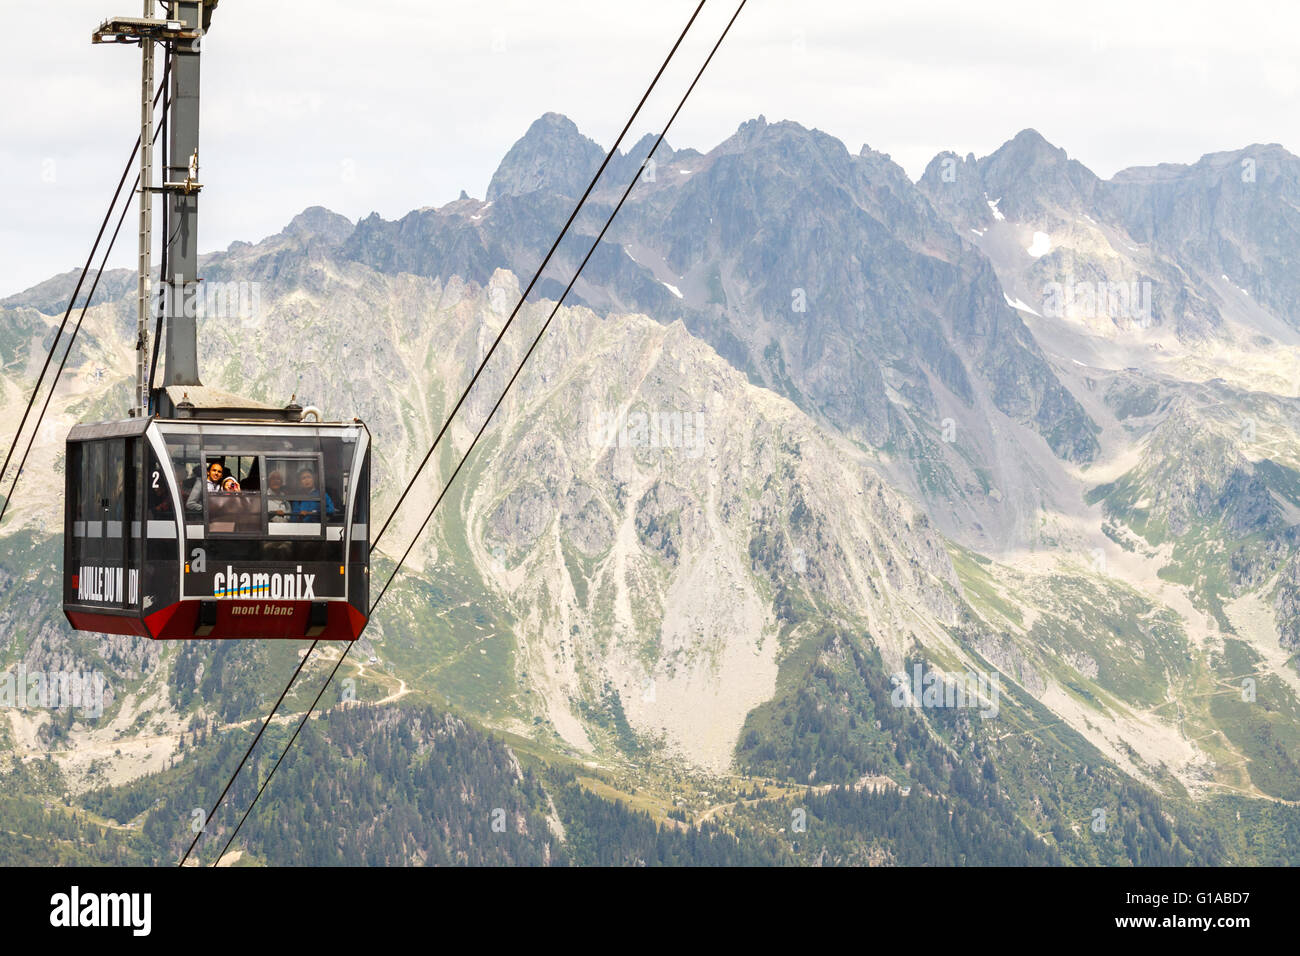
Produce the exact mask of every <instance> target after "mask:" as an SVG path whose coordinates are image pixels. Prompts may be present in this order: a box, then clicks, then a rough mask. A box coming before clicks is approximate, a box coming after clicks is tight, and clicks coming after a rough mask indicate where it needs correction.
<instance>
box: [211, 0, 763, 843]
mask: <svg viewBox="0 0 1300 956" xmlns="http://www.w3.org/2000/svg"><path fill="white" fill-rule="evenodd" d="M747 2H748V0H740V6H738V7H737V8H736V12H735V13H733V14H732V15H731V19H730V20H728V21H727V26H726V28H725V29H724V30H723V31H722V36H720V37H719V38H718V42H717V43H715V44H714V45H713V49H712V50H711V51H710V52H709V55H708V58H707V59H705V61H704V65H703V66H701V67H700V70H699V72H698V73H696V74H695V79H694V80H692V81H691V85H690V86H689V87H688V88H687V90H686V92H685V93H684V94H683V95H682V99H681V102H680V103H678V104H677V109H675V110H674V111H673V115H672V116H671V117H669V119H668V122H667V123H665V124H664V128H663V132H662V133H660V134H659V138H658V139H657V140H656V141H655V144H654V146H653V147H651V149H650V152H649V153H648V154H647V156H646V159H645V160H642V162H641V167H640V169H638V170H637V173H636V175H635V176H633V177H632V181H631V182H630V183H628V186H627V189H625V190H624V191H623V195H622V197H621V198H620V199H619V201H618V205H617V206H615V207H614V211H613V212H612V213H610V215H609V218H608V219H607V220H606V221H605V225H604V227H603V228H602V229H601V230H600V233H599V235H597V236H596V241H595V242H593V243H592V245H591V248H590V249H588V250H587V254H586V256H584V257H583V260H582V262H581V263H580V264H579V265H578V270H577V272H575V273H574V275H573V278H572V279H570V280H569V284H568V286H566V287H565V290H564V293H563V294H562V295H561V296H560V298H559V300H558V301H557V302H556V303H555V307H554V308H553V309H551V314H550V315H549V316H548V317H547V319H546V322H545V324H543V325H542V328H541V330H540V331H539V332H538V333H537V335H536V337H535V338H534V339H533V342H532V344H531V345H530V346H529V347H528V351H527V352H526V353H524V357H523V359H521V360H520V362H519V367H518V368H516V369H515V373H514V375H512V376H511V377H510V381H509V382H508V383H506V387H505V389H504V390H503V391H502V393H501V396H500V397H499V398H498V399H497V402H496V404H495V405H493V406H492V410H491V411H490V412H488V415H487V418H486V419H484V421H483V425H482V427H480V428H479V430H478V433H477V434H476V435H475V436H474V440H473V441H472V442H470V445H469V448H467V449H466V450H465V454H464V455H462V456H461V459H460V463H459V464H458V465H457V466H456V470H455V471H453V472H452V473H451V477H450V478H448V479H447V484H446V485H444V486H443V489H442V492H441V493H440V494H439V495H438V499H437V501H435V502H434V504H433V507H432V508H430V509H429V513H428V514H427V515H426V516H425V519H424V523H423V524H421V525H420V530H419V531H417V532H416V533H415V538H413V539H412V540H411V544H410V545H409V546H408V547H407V549H406V552H405V554H403V555H402V560H401V561H399V562H398V563H397V566H396V567H395V568H394V569H393V573H392V574H390V575H389V576H388V580H387V581H386V582H384V587H383V590H382V591H380V592H379V597H377V598H376V599H375V601H374V603H373V604H371V605H370V614H369V615H368V616H373V615H374V612H375V608H377V607H378V606H379V602H380V601H381V600H383V597H384V594H385V593H386V592H387V591H388V586H389V585H390V584H391V583H392V581H393V578H395V577H396V576H397V572H398V571H400V570H401V567H402V563H403V562H404V561H405V560H406V557H407V556H408V555H409V554H410V553H411V548H413V547H415V542H416V541H417V540H419V537H420V535H421V534H422V533H423V531H424V529H425V527H426V526H427V525H428V524H429V521H430V520H432V518H433V515H434V512H435V511H437V510H438V505H439V504H440V503H441V502H442V499H443V497H444V496H445V495H446V494H447V490H448V489H449V488H450V487H451V484H452V482H453V481H455V480H456V476H457V475H458V474H460V470H461V468H462V467H464V465H465V462H466V461H467V460H468V459H469V455H470V453H471V452H472V451H473V450H474V446H475V445H476V444H478V440H479V438H480V437H481V436H482V435H483V432H484V430H485V429H486V428H487V426H488V423H489V422H490V421H491V420H492V416H493V415H495V414H496V411H497V409H498V408H500V407H501V403H502V402H503V401H505V397H506V395H507V394H508V393H509V391H510V388H511V386H513V385H514V383H515V379H517V378H518V377H519V374H520V373H521V372H522V371H523V369H524V365H525V364H527V362H528V359H529V357H530V356H531V355H532V354H533V350H534V349H536V348H537V345H538V343H539V342H541V340H542V336H544V335H545V334H546V329H547V328H548V327H549V326H550V324H551V320H552V319H554V318H555V316H556V314H557V313H558V312H559V311H560V306H561V305H562V304H563V303H564V300H565V298H566V297H567V296H568V294H569V292H570V291H571V290H572V289H573V286H574V284H575V283H576V282H577V281H578V277H579V276H580V275H581V274H582V270H583V268H584V267H585V266H586V265H587V261H588V260H589V259H591V256H592V254H593V253H594V252H595V251H596V249H597V248H598V247H599V246H600V242H601V240H602V239H603V238H604V237H605V233H606V232H607V231H608V230H609V227H610V225H611V224H612V223H613V222H614V218H615V217H616V216H617V215H618V213H619V210H620V209H622V208H623V203H624V202H626V201H627V197H628V196H629V195H631V193H632V189H633V187H635V186H636V184H637V182H638V181H639V180H640V178H641V174H642V173H643V172H645V164H646V162H648V161H649V158H650V157H651V156H653V155H654V153H655V150H656V149H658V148H659V145H660V144H661V143H662V142H663V141H664V137H665V136H667V135H668V130H669V128H670V127H671V126H672V125H673V121H674V120H675V119H677V114H678V113H680V112H681V111H682V107H683V106H685V105H686V100H687V99H688V98H689V97H690V95H691V92H692V91H693V90H694V89H695V85H696V84H697V83H699V81H700V77H702V76H703V75H704V71H705V70H706V69H707V68H708V66H709V64H710V63H711V62H712V61H713V56H714V54H715V53H717V52H718V48H719V47H720V46H722V41H723V40H725V39H726V38H727V34H728V33H729V32H731V27H732V24H734V23H735V22H736V18H737V17H739V16H740V11H741V10H743V9H745V4H746V3H747ZM354 644H355V641H353V642H349V643H348V646H347V648H346V649H345V650H344V651H343V653H342V654H340V655H339V659H338V661H337V662H336V663H335V664H334V669H333V670H332V671H330V676H329V677H328V678H326V680H325V683H324V685H322V687H321V689H320V692H319V693H317V695H316V700H315V701H313V702H312V705H311V707H310V708H308V710H307V712H306V713H305V714H303V716H302V719H301V720H299V722H298V727H297V729H295V730H294V733H293V736H292V737H290V738H289V743H288V744H287V745H286V746H285V748H284V752H283V753H281V754H280V758H279V759H278V760H276V762H275V764H274V765H273V766H272V767H271V772H270V773H269V774H267V777H266V782H265V783H263V784H262V786H261V788H260V789H259V790H258V791H257V795H256V796H254V797H253V802H252V803H251V804H249V806H248V809H247V810H245V811H244V816H243V817H242V818H241V819H240V821H239V825H238V826H237V827H235V831H234V833H232V834H231V837H230V840H228V841H227V842H226V846H225V848H224V849H223V850H222V851H221V856H218V857H217V860H216V862H214V863H213V864H212V865H213V866H216V865H217V863H219V862H220V861H221V857H222V856H225V854H226V851H227V850H229V849H230V846H231V844H232V843H233V842H234V839H235V835H236V834H238V833H239V830H240V828H241V827H243V825H244V820H246V819H248V815H249V814H250V813H252V811H253V807H255V806H257V801H258V800H260V799H261V798H262V794H263V793H264V792H266V788H267V786H269V785H270V783H271V778H272V777H274V776H275V771H276V770H277V769H278V768H279V766H280V763H281V761H283V760H284V757H285V754H286V753H288V751H289V747H291V746H292V745H293V742H294V741H295V740H297V739H298V733H299V731H301V730H302V728H303V726H305V725H306V723H307V721H308V720H309V719H310V718H311V715H312V713H313V712H314V711H315V709H316V706H317V704H319V703H320V699H321V697H322V696H323V695H324V693H325V688H326V687H328V686H329V685H330V682H332V681H333V680H334V675H335V674H337V673H338V669H339V667H340V666H342V664H343V661H344V660H345V659H346V658H347V656H348V654H349V653H351V651H352V648H353V646H354ZM296 676H297V675H295V677H296ZM291 683H292V682H291ZM286 689H287V688H286Z"/></svg>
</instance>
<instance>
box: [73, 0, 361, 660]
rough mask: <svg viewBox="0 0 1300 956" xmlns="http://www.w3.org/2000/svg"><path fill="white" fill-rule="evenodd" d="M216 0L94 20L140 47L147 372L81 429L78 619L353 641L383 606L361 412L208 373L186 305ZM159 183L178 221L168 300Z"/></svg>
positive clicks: (169, 225) (158, 631)
mask: <svg viewBox="0 0 1300 956" xmlns="http://www.w3.org/2000/svg"><path fill="white" fill-rule="evenodd" d="M215 6H216V2H215V0H171V2H170V3H169V4H168V17H167V19H165V20H161V19H152V18H149V17H145V18H120V19H117V20H109V21H105V22H104V23H103V24H101V26H100V28H99V29H98V30H97V31H95V34H94V40H95V42H103V41H104V40H113V41H116V42H122V43H139V44H140V46H141V47H142V50H143V51H144V55H143V60H144V65H143V71H144V76H145V82H144V83H143V84H142V88H143V92H144V95H143V102H142V104H141V115H142V119H141V136H140V162H141V171H140V183H141V184H142V186H143V188H142V189H141V190H140V210H141V211H140V222H141V226H140V259H139V262H140V267H139V276H138V278H139V290H140V294H139V296H138V308H137V332H138V336H137V346H136V348H137V362H136V390H135V395H134V400H133V403H132V408H131V409H130V417H128V418H125V419H123V420H120V421H113V422H105V423H100V424H85V425H77V426H75V427H74V428H73V429H72V431H71V433H70V434H69V435H68V439H67V446H66V457H65V505H64V561H63V564H64V568H63V573H64V581H63V610H64V615H65V616H66V617H67V619H68V622H69V623H70V624H71V625H72V626H73V627H74V628H76V629H78V630H85V631H96V632H101V633H109V634H135V635H140V636H142V637H150V638H153V639H155V640H178V639H179V640H185V639H194V638H286V639H293V638H299V639H300V638H319V639H322V640H344V641H353V640H356V639H357V638H358V637H360V636H361V632H362V630H363V629H364V627H365V625H366V618H367V615H368V614H369V607H368V603H367V602H368V600H369V593H370V532H369V519H370V433H369V431H368V430H367V429H366V426H365V425H364V424H363V423H362V422H361V421H360V420H359V419H353V420H351V421H347V422H325V421H321V414H320V412H319V410H317V409H314V408H306V409H304V408H302V407H300V406H298V405H297V404H296V403H295V402H294V400H293V399H290V402H289V404H287V405H285V406H283V407H274V406H268V405H265V404H261V403H258V402H252V401H249V400H246V399H242V398H239V397H236V396H232V395H229V394H226V393H223V392H220V391H217V390H215V389H212V388H208V387H205V386H204V385H203V384H202V383H201V382H200V380H199V375H198V323H197V315H196V312H195V310H194V309H192V308H189V307H188V306H189V305H192V303H193V302H194V300H195V294H196V293H197V291H198V288H199V283H200V282H201V280H200V279H199V278H197V265H198V251H197V232H198V195H199V191H200V190H201V189H202V186H201V184H200V183H199V182H198V90H199V82H198V81H199V53H200V49H199V48H200V44H199V43H198V42H197V41H198V39H199V38H201V37H202V36H203V35H204V33H206V31H207V28H208V26H209V23H210V19H211V15H212V9H213V8H214V7H215ZM155 44H160V45H163V46H165V47H166V48H167V51H168V58H169V60H168V63H169V65H168V76H169V79H170V84H171V91H170V92H171V96H170V97H169V99H168V102H169V104H170V105H169V107H168V115H167V120H168V122H169V124H170V136H169V139H168V141H167V144H166V145H167V147H169V152H164V159H163V163H162V167H163V169H162V172H163V176H162V180H163V182H162V185H161V186H154V185H152V184H153V176H152V143H153V99H152V85H153V83H152V76H153V63H152V56H153V47H154V45H155ZM168 155H170V156H171V157H173V158H175V159H179V160H180V162H178V163H175V164H172V163H170V162H169V161H168V159H167V157H168ZM154 193H162V194H163V200H164V203H165V205H164V218H163V227H164V228H163V234H164V236H166V237H167V241H166V242H165V243H164V247H163V268H162V270H161V272H162V275H161V279H160V281H161V285H162V292H163V295H161V296H160V297H159V300H158V302H157V303H156V302H155V300H154V298H153V297H152V296H151V295H150V282H149V280H150V276H151V269H150V264H149V258H150V256H149V254H150V248H151V234H152V228H151V223H150V216H151V215H152V213H151V209H152V205H151V197H152V194H154ZM155 309H157V310H158V313H157V316H156V317H157V318H159V327H160V330H161V329H162V328H165V331H166V337H165V340H166V346H167V347H166V366H165V368H166V372H165V377H164V379H163V383H162V385H161V387H159V388H154V387H153V384H152V383H153V374H154V369H155V368H156V366H157V346H156V345H155V350H154V362H153V365H152V366H150V363H149V361H148V352H147V347H148V342H149V331H150V330H149V319H150V318H154V317H155V315H154V310H155ZM164 323H165V325H164ZM155 341H156V340H155Z"/></svg>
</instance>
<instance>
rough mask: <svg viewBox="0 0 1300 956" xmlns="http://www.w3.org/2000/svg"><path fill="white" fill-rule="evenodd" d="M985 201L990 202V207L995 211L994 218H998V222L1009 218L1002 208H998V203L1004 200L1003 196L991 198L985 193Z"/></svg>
mask: <svg viewBox="0 0 1300 956" xmlns="http://www.w3.org/2000/svg"><path fill="white" fill-rule="evenodd" d="M984 201H985V202H986V203H988V204H989V209H991V210H992V211H993V218H994V219H996V220H998V222H1001V221H1002V220H1004V219H1006V218H1007V217H1006V216H1004V215H1002V210H1001V209H999V208H998V203H1000V202H1002V197H1001V196H999V197H998V198H997V199H989V197H988V195H987V194H985V196H984Z"/></svg>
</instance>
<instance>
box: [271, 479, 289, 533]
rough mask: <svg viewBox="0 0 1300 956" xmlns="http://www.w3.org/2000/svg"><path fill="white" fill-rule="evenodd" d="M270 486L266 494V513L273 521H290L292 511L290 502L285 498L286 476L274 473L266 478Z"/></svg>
mask: <svg viewBox="0 0 1300 956" xmlns="http://www.w3.org/2000/svg"><path fill="white" fill-rule="evenodd" d="M266 483H267V485H268V486H269V487H268V488H267V492H266V513H267V514H268V515H269V516H270V518H271V520H272V521H288V520H289V515H290V512H291V509H290V508H289V500H288V499H287V498H285V497H284V475H282V474H280V473H279V472H278V471H273V472H271V473H270V474H269V475H267V476H266Z"/></svg>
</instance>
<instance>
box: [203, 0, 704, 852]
mask: <svg viewBox="0 0 1300 956" xmlns="http://www.w3.org/2000/svg"><path fill="white" fill-rule="evenodd" d="M704 3H705V0H700V3H699V5H698V6H696V8H695V12H694V13H692V14H691V18H690V19H689V20H688V21H686V26H685V28H683V30H682V32H681V35H680V36H678V37H677V42H676V43H674V44H673V46H672V49H671V50H669V52H668V56H667V57H666V58H665V59H664V62H663V64H662V65H661V66H660V67H659V71H658V72H657V73H655V75H654V79H652V80H651V81H650V85H649V87H647V88H646V91H645V93H644V94H642V96H641V101H640V102H639V103H637V106H636V109H634V110H633V111H632V115H631V116H630V117H628V121H627V123H626V125H625V126H624V127H623V131H622V132H621V133H619V134H618V139H617V140H615V141H614V145H613V146H612V147H611V148H610V150H609V152H608V153H607V154H606V155H605V160H604V162H602V163H601V164H600V169H598V170H596V174H595V176H593V177H592V180H591V182H590V183H589V184H588V185H587V189H586V191H585V192H583V194H582V198H581V199H579V200H578V203H577V205H576V206H574V208H573V212H572V213H570V215H569V219H568V221H567V222H565V224H564V228H563V229H561V230H560V234H559V235H558V236H557V237H556V239H555V242H553V243H552V244H551V248H550V250H549V251H548V252H547V253H546V257H545V258H544V259H543V260H542V264H541V265H540V266H538V267H537V272H536V273H535V274H534V275H533V279H532V281H531V282H529V283H528V288H526V289H525V290H524V292H523V295H521V296H520V297H519V302H518V303H517V304H516V305H515V308H514V311H513V312H511V313H510V317H509V318H508V319H507V320H506V323H505V325H504V326H502V328H501V331H500V332H499V333H498V334H497V337H496V340H495V341H494V342H493V343H492V347H491V348H490V349H488V352H487V355H485V356H484V358H483V361H482V362H481V363H480V364H479V367H478V369H477V370H476V371H475V372H474V375H473V377H472V378H471V379H470V381H469V385H467V386H466V388H465V391H464V392H462V393H461V396H460V399H459V400H458V401H457V402H456V406H455V407H454V408H453V409H452V410H451V414H449V415H448V416H447V420H446V421H445V422H443V425H442V428H441V429H440V430H439V432H438V435H437V437H436V438H435V439H434V441H433V444H432V445H431V446H430V447H429V450H428V451H427V452H426V453H425V455H424V459H423V460H422V461H421V462H420V466H419V468H417V469H416V470H415V474H414V475H412V476H411V480H410V481H408V482H407V484H406V488H405V489H403V491H402V494H401V496H400V497H399V498H398V500H397V504H396V505H395V506H394V507H393V510H392V511H391V512H390V513H389V515H388V518H387V520H385V521H384V524H383V527H382V528H380V531H379V534H378V535H376V537H375V538H374V540H373V541H372V542H371V545H370V553H372V554H373V553H374V550H375V547H376V546H377V544H378V541H379V538H380V537H382V536H383V534H384V532H385V531H386V530H387V529H388V526H389V524H390V523H391V522H392V520H393V517H394V516H395V515H396V514H397V509H398V508H400V507H401V506H402V502H403V501H405V500H406V496H407V494H409V493H410V491H411V488H412V487H413V486H414V485H415V480H416V478H418V477H419V475H420V472H421V471H422V470H423V469H424V466H425V465H426V464H428V461H429V459H430V457H432V455H433V452H434V449H436V448H437V447H438V443H439V442H440V441H441V440H442V436H443V435H444V434H446V431H447V429H448V427H449V426H450V425H451V422H452V419H453V418H454V417H455V415H456V412H458V411H459V410H460V407H461V405H462V404H464V402H465V399H466V398H468V397H469V393H470V390H471V389H473V387H474V383H475V382H477V381H478V377H479V375H481V374H482V372H483V369H484V368H485V367H486V366H487V363H488V360H489V359H491V358H492V353H493V352H495V351H496V348H497V346H498V345H499V344H500V343H501V339H502V338H503V337H504V336H505V333H506V331H507V330H508V329H509V328H510V325H511V323H512V322H514V320H515V316H517V315H518V314H519V310H520V309H521V308H522V307H523V304H524V301H525V300H526V299H527V298H528V294H529V293H530V292H531V291H532V289H533V286H534V284H536V282H537V280H538V279H539V278H540V277H541V274H542V270H544V269H545V268H546V266H547V264H548V263H549V262H550V260H551V256H552V255H554V253H555V250H556V249H558V248H559V245H560V242H561V240H563V239H564V236H565V234H566V233H567V232H568V230H569V227H570V226H571V225H573V221H574V220H575V219H576V218H577V216H578V213H579V211H581V209H582V205H583V203H584V202H586V200H587V197H588V196H589V195H591V191H592V190H593V189H594V188H595V186H596V183H597V181H598V180H599V179H600V177H601V174H602V173H604V171H605V167H606V166H608V165H609V161H610V159H611V158H613V156H614V154H615V152H617V150H618V146H619V144H620V143H621V142H622V141H623V137H624V136H625V135H627V131H628V130H629V129H630V128H631V126H632V123H633V122H634V121H635V120H636V117H637V115H638V114H639V113H640V112H641V107H643V106H644V105H645V102H646V100H647V99H649V98H650V93H651V92H652V91H653V90H654V88H655V85H656V84H657V83H658V82H659V78H660V77H661V76H663V74H664V70H666V69H667V68H668V64H669V62H670V61H671V60H672V58H673V56H674V54H676V52H677V48H678V47H680V46H681V44H682V40H684V39H685V38H686V33H687V31H689V30H690V28H691V25H692V24H694V23H695V19H696V17H698V16H699V15H700V11H701V10H702V9H704ZM660 138H661V139H662V137H660ZM656 145H658V144H656ZM651 152H653V150H652V151H651ZM639 175H640V174H639V173H638V176H639ZM457 470H459V469H457ZM444 493H445V491H444ZM439 500H441V498H439ZM407 553H408V554H409V553H410V549H409V548H408V549H407ZM390 580H391V579H390ZM376 603H377V602H376ZM351 649H352V645H351V644H349V645H348V649H347V650H346V651H344V653H343V654H342V655H341V656H340V657H339V664H341V663H342V662H343V659H344V658H346V657H347V655H348V652H349V651H351ZM337 670H338V665H335V671H337ZM297 677H298V672H297V671H295V672H294V676H293V677H291V678H290V679H289V683H288V685H286V686H285V689H284V691H285V693H286V694H287V693H288V692H289V688H290V687H292V686H293V683H294V681H295V680H296V679H297ZM330 679H331V680H332V679H333V674H331V675H330ZM328 685H329V684H328V681H327V682H326V686H328ZM321 693H324V688H323V687H322V688H321ZM281 699H283V695H281ZM319 699H320V697H319V696H317V700H318V701H319ZM276 706H277V707H278V706H279V704H278V703H277V705H276ZM312 709H313V710H314V709H315V705H314V704H313V706H312ZM311 712H312V711H311V710H308V711H307V714H308V716H310V714H311ZM273 713H274V711H273ZM268 719H269V718H268ZM304 719H306V718H304ZM263 729H265V725H263ZM260 736H261V735H260V734H259V737H260ZM296 736H297V735H296V734H295V737H296ZM255 742H256V741H255ZM286 749H287V748H286ZM250 753H251V749H250ZM247 759H248V754H245V755H244V760H241V761H240V763H239V766H238V767H236V768H235V772H234V774H232V775H231V777H230V780H229V781H228V782H227V783H226V787H225V790H223V791H222V793H221V798H218V800H217V803H216V804H215V805H214V806H213V808H212V812H213V813H214V814H215V813H216V811H217V807H219V806H220V805H221V800H222V798H224V797H225V795H226V791H228V790H229V789H230V785H231V784H232V783H234V780H235V777H237V776H238V775H239V772H240V771H241V770H242V769H243V767H244V762H245V761H247ZM276 765H277V766H278V765H279V764H278V762H277V764H276ZM272 773H274V771H272ZM267 782H268V783H269V782H270V777H268V778H267ZM258 796H259V797H260V796H261V791H259V792H258ZM256 802H257V799H256V798H254V800H253V803H254V804H256ZM249 810H252V806H251V805H250V807H249ZM245 816H247V813H245ZM209 819H211V816H209ZM240 825H241V826H242V825H243V821H242V820H241V821H240ZM197 842H198V837H195V843H197ZM193 849H194V844H191V845H190V850H193ZM222 852H223V853H224V851H222ZM188 858H189V851H187V852H186V854H185V858H184V859H182V860H181V865H182V866H183V865H184V863H185V859H188ZM218 860H220V857H218Z"/></svg>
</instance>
